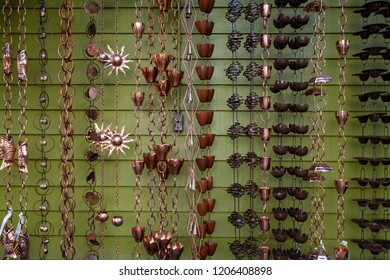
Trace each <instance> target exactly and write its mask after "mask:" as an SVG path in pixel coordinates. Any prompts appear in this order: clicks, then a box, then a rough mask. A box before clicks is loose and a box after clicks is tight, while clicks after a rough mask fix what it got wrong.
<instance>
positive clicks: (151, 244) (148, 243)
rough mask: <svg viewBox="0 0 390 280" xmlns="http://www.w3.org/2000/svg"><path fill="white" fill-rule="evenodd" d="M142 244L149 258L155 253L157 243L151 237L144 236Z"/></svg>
mask: <svg viewBox="0 0 390 280" xmlns="http://www.w3.org/2000/svg"><path fill="white" fill-rule="evenodd" d="M143 243H144V247H145V249H146V252H147V253H148V255H149V256H153V255H155V254H156V253H157V242H156V240H155V239H154V236H153V235H149V236H145V237H144V239H143Z"/></svg>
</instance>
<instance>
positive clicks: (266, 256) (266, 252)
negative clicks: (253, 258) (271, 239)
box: [259, 246, 271, 260]
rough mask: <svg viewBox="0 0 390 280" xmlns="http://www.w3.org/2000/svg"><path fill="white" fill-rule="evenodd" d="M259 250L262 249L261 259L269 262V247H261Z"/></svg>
mask: <svg viewBox="0 0 390 280" xmlns="http://www.w3.org/2000/svg"><path fill="white" fill-rule="evenodd" d="M259 249H260V259H261V260H269V253H270V251H271V249H270V248H269V247H267V246H261V247H260V248H259Z"/></svg>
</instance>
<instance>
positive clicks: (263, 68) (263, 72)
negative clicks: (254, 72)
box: [260, 65, 272, 80]
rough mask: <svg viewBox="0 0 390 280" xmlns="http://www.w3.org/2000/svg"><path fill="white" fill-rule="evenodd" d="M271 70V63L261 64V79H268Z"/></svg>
mask: <svg viewBox="0 0 390 280" xmlns="http://www.w3.org/2000/svg"><path fill="white" fill-rule="evenodd" d="M271 70H272V66H271V65H262V66H261V73H260V76H261V78H262V79H263V80H268V79H269V78H271Z"/></svg>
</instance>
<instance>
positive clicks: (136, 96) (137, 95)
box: [131, 91, 145, 107]
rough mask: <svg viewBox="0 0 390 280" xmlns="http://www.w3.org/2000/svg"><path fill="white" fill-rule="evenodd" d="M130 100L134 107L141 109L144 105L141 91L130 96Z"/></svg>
mask: <svg viewBox="0 0 390 280" xmlns="http://www.w3.org/2000/svg"><path fill="white" fill-rule="evenodd" d="M131 99H132V100H133V103H134V105H135V106H136V107H141V106H142V103H144V99H145V93H144V92H141V91H135V92H133V93H132V94H131Z"/></svg>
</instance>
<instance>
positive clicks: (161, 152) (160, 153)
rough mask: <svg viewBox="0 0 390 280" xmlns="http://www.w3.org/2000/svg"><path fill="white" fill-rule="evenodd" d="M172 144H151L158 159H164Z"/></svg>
mask: <svg viewBox="0 0 390 280" xmlns="http://www.w3.org/2000/svg"><path fill="white" fill-rule="evenodd" d="M171 147H172V145H169V144H155V145H153V151H154V153H155V154H156V158H157V160H158V161H166V160H167V156H168V153H169V151H170V150H171Z"/></svg>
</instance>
